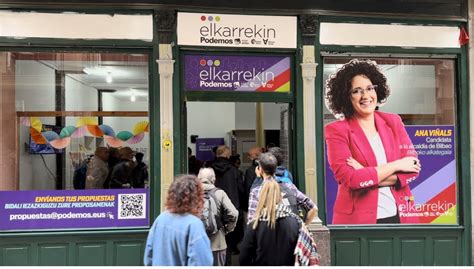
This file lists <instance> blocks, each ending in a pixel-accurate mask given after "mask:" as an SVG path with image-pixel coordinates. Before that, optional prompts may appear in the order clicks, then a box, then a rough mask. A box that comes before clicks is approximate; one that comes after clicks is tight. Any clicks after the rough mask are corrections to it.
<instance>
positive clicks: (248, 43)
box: [177, 12, 297, 49]
mask: <svg viewBox="0 0 474 269" xmlns="http://www.w3.org/2000/svg"><path fill="white" fill-rule="evenodd" d="M177 32H178V45H190V46H212V47H215V46H219V47H252V48H291V49H295V48H296V32H297V26H296V17H294V16H254V15H230V14H203V13H183V12H179V13H178V30H177Z"/></svg>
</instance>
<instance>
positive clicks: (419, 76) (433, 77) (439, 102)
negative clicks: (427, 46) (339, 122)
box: [323, 57, 458, 225]
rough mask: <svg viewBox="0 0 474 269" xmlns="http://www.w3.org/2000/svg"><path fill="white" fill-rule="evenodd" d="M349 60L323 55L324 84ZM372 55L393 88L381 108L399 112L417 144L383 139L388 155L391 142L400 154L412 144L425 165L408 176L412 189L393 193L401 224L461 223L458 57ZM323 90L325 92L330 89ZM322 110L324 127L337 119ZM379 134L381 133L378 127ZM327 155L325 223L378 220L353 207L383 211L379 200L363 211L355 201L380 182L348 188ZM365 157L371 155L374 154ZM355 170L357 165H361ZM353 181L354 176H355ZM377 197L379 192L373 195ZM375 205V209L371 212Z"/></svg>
mask: <svg viewBox="0 0 474 269" xmlns="http://www.w3.org/2000/svg"><path fill="white" fill-rule="evenodd" d="M351 60H352V58H344V57H327V58H324V74H323V77H324V82H325V84H324V88H326V81H327V80H328V78H330V77H331V75H332V74H334V73H336V72H337V70H339V69H340V68H341V67H342V66H343V65H344V64H346V63H348V62H349V61H351ZM371 60H373V61H375V62H376V63H377V65H378V68H379V70H380V71H381V72H382V73H383V74H384V75H385V76H386V79H387V85H388V86H389V88H390V96H389V97H388V99H387V101H386V103H385V104H383V105H380V106H378V107H377V109H378V110H379V111H380V112H387V113H392V114H397V115H399V116H400V118H401V119H402V122H403V124H404V125H405V130H406V133H407V135H408V136H409V138H410V140H411V143H412V145H413V146H411V145H398V144H397V145H395V144H396V143H395V144H392V145H388V144H387V143H386V141H383V142H384V143H386V144H387V145H386V144H384V148H385V151H386V154H387V151H389V150H387V147H390V146H393V145H395V148H396V150H395V152H397V153H396V154H398V151H403V150H404V147H410V149H408V150H411V152H412V153H413V152H414V151H415V152H416V156H417V158H418V159H419V161H420V162H421V164H422V166H421V171H420V173H419V175H418V176H416V177H415V178H414V180H413V179H410V180H408V181H407V183H408V186H409V192H407V194H406V195H402V196H400V197H398V196H397V195H394V196H395V200H396V201H395V203H396V209H397V213H398V215H399V217H400V221H399V222H398V223H402V224H404V223H406V224H457V223H458V213H457V203H458V199H457V172H456V169H457V168H456V167H457V166H456V141H455V139H456V135H455V131H456V126H455V122H456V106H455V103H456V69H455V66H456V62H455V60H453V59H415V58H398V59H394V58H371ZM379 87H380V86H379ZM324 92H326V89H325V90H324ZM323 113H324V125H325V126H326V125H327V124H329V123H331V122H334V121H335V120H336V117H335V115H333V113H331V112H330V110H329V109H328V107H327V104H326V106H324V108H323ZM377 128H380V127H377ZM392 128H393V127H392ZM378 133H379V134H380V130H378ZM395 133H396V135H399V134H400V132H398V131H396V132H395ZM327 137H328V134H327V133H325V138H327ZM350 140H351V141H352V142H348V143H355V144H360V143H364V142H363V140H364V139H363V138H360V137H356V136H350ZM354 140H359V141H354ZM382 140H383V139H382ZM361 141H362V142H361ZM326 142H327V140H326ZM367 143H369V142H367ZM325 145H326V148H325V149H326V151H329V149H328V148H327V147H328V143H326V144H325ZM367 145H369V144H367ZM357 147H358V149H359V150H361V152H364V149H360V147H362V146H360V145H359V146H357ZM355 148H356V146H350V150H349V151H348V152H351V153H350V154H351V156H352V157H355V156H356V155H357V154H358V153H355V151H356V149H355ZM413 150H414V151H413ZM364 154H366V155H370V154H369V153H367V152H366V151H365V153H363V154H362V155H364ZM327 156H328V152H326V169H325V173H326V199H327V200H326V212H327V223H328V224H344V225H347V224H375V223H374V222H373V220H372V219H371V220H369V218H366V219H365V220H361V219H357V217H356V215H354V212H356V211H358V212H359V213H360V212H362V211H364V212H365V213H367V212H369V211H372V213H373V214H378V213H380V211H377V210H378V209H379V208H380V205H379V204H377V205H375V206H373V205H365V208H364V210H362V209H361V205H360V204H359V205H357V204H355V203H357V202H360V201H361V199H362V200H363V198H364V197H366V198H367V197H368V196H367V195H368V193H370V192H371V191H372V190H374V189H375V190H378V187H377V186H367V188H364V187H361V188H355V187H354V186H352V187H348V186H349V185H350V183H348V182H347V181H344V180H342V176H340V177H341V178H340V179H337V180H336V176H335V175H334V173H333V172H334V169H337V167H331V165H329V162H328V161H327V159H328V158H327ZM336 157H337V156H335V155H334V154H333V155H332V158H333V160H334V159H335V158H336ZM359 157H360V156H359ZM367 158H368V159H370V158H371V157H370V156H369V157H367ZM389 161H390V160H389ZM333 162H335V161H333ZM359 162H362V166H363V168H362V169H364V168H366V167H369V166H370V165H369V164H368V162H369V161H366V162H367V163H364V162H365V160H359ZM348 166H349V165H348ZM372 166H375V165H372ZM339 168H340V167H339ZM354 169H355V170H357V168H354ZM340 175H341V174H340ZM401 177H403V176H398V178H399V181H400V178H401ZM351 180H355V177H354V178H351ZM366 181H367V182H366V183H367V184H369V183H368V182H369V181H370V178H367V180H366ZM397 184H399V183H397ZM369 185H370V184H369ZM390 188H392V191H391V192H392V193H394V191H396V190H399V189H400V187H399V185H394V186H392V187H390ZM344 192H346V193H344ZM349 194H350V195H349ZM380 195H381V194H380V193H379V196H380ZM379 196H377V195H375V196H374V197H376V198H377V197H379ZM397 198H399V200H397ZM343 199H346V200H347V201H346V202H347V203H346V205H345V206H342V205H341V201H342V200H343ZM369 200H370V199H369ZM367 201H368V200H365V202H367ZM373 202H375V203H377V202H378V201H376V199H375V201H373ZM351 203H352V204H351ZM347 204H351V205H352V207H351V206H347ZM360 210H362V211H360ZM374 210H375V211H377V212H373V211H374ZM356 213H357V212H356ZM365 213H363V214H365ZM337 214H338V216H339V217H340V216H342V215H341V214H346V216H351V214H353V215H354V220H353V221H351V220H350V218H342V217H341V218H338V219H337V220H336V219H335V215H337ZM357 214H358V213H357ZM336 218H337V217H336Z"/></svg>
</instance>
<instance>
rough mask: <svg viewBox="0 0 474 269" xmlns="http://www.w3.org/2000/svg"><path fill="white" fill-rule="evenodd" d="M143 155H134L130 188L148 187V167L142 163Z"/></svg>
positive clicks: (139, 153)
mask: <svg viewBox="0 0 474 269" xmlns="http://www.w3.org/2000/svg"><path fill="white" fill-rule="evenodd" d="M143 156H144V155H143V153H141V152H137V153H136V154H135V167H134V168H133V171H132V187H133V188H135V189H136V188H145V185H148V165H147V164H146V163H144V162H143Z"/></svg>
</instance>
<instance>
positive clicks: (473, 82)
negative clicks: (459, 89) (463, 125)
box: [468, 0, 474, 263]
mask: <svg viewBox="0 0 474 269" xmlns="http://www.w3.org/2000/svg"><path fill="white" fill-rule="evenodd" d="M468 9H469V14H468V15H469V16H468V29H469V37H470V39H469V45H468V46H469V81H470V83H469V92H470V94H469V110H470V111H469V115H471V116H470V119H469V121H470V123H469V124H470V129H471V130H470V138H469V139H470V143H471V149H470V154H471V177H472V176H473V175H474V164H473V163H472V160H474V117H473V116H472V115H473V114H472V113H474V94H473V91H472V90H473V89H474V88H473V87H474V66H473V63H474V40H473V38H472V37H473V35H474V28H473V27H474V21H473V18H474V0H469V1H468ZM471 201H474V184H473V183H472V182H471ZM471 203H472V202H471ZM471 216H474V207H473V206H472V204H471ZM471 240H472V241H471V242H472V245H474V234H473V235H472V236H471ZM471 261H472V263H474V250H472V253H471Z"/></svg>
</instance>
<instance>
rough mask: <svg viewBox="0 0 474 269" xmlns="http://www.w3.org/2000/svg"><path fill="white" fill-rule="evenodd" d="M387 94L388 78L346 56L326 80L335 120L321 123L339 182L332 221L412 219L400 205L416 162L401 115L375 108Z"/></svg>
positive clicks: (416, 169) (408, 193) (371, 65)
mask: <svg viewBox="0 0 474 269" xmlns="http://www.w3.org/2000/svg"><path fill="white" fill-rule="evenodd" d="M389 95H390V88H389V86H388V85H387V78H386V77H385V75H384V74H383V73H382V72H381V71H380V69H379V67H378V66H377V64H376V63H375V62H374V61H371V60H357V59H354V60H351V61H350V62H348V63H346V64H344V65H343V66H342V67H341V68H340V69H339V70H337V72H336V73H335V74H333V75H331V76H330V77H329V79H328V80H327V82H326V101H327V102H326V105H327V107H328V109H330V111H331V112H332V113H333V114H334V115H335V116H336V118H340V120H337V121H335V122H332V123H329V124H327V125H326V126H325V139H326V145H327V157H328V162H329V165H330V167H331V170H332V171H333V173H334V175H335V178H336V181H337V183H338V192H337V197H336V201H335V204H334V217H333V221H332V223H333V224H376V223H411V222H416V219H415V218H407V217H405V216H404V215H405V214H400V212H399V208H400V207H399V205H400V204H401V203H409V202H410V201H411V199H410V197H412V194H411V191H410V187H409V186H408V183H409V182H411V181H412V180H414V179H415V178H416V177H417V176H418V174H419V173H420V170H421V164H420V161H419V160H418V158H417V154H416V151H415V150H414V148H413V144H412V142H411V140H410V138H409V137H408V134H407V132H406V130H405V127H404V125H403V122H402V120H401V118H400V116H398V115H396V114H391V113H385V112H381V111H378V110H377V107H378V106H379V105H381V104H383V103H385V102H386V101H387V99H388V97H389ZM406 198H408V199H406ZM408 208H409V207H408Z"/></svg>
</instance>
